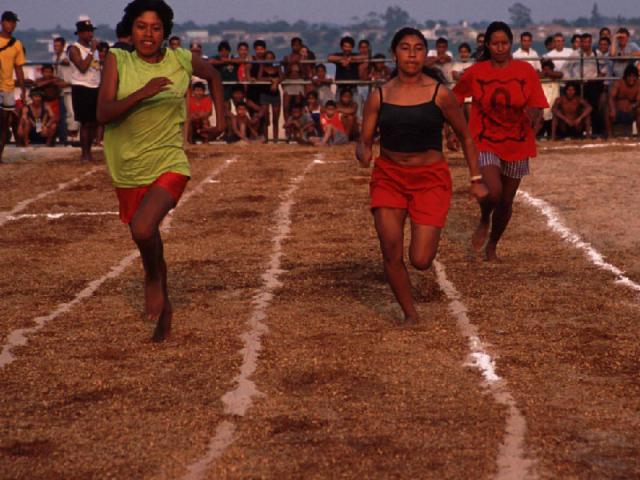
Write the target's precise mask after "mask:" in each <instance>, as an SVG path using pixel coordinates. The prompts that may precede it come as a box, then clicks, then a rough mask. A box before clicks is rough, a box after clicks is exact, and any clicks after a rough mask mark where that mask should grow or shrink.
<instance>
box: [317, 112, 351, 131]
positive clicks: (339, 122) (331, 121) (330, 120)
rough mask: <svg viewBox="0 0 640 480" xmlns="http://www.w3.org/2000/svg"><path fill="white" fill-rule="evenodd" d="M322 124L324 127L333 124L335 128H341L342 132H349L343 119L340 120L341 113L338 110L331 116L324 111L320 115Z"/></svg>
mask: <svg viewBox="0 0 640 480" xmlns="http://www.w3.org/2000/svg"><path fill="white" fill-rule="evenodd" d="M320 124H321V125H322V126H323V127H325V126H327V125H333V127H334V128H336V129H338V130H340V131H341V132H342V133H347V131H346V130H345V128H344V124H343V123H342V120H340V114H339V113H338V112H336V113H335V114H334V115H333V117H331V118H329V117H327V115H326V114H324V113H323V114H322V115H320Z"/></svg>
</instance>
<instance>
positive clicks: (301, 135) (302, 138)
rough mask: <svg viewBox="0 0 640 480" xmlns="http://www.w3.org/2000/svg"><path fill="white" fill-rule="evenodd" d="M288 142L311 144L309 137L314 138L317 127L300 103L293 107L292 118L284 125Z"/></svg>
mask: <svg viewBox="0 0 640 480" xmlns="http://www.w3.org/2000/svg"><path fill="white" fill-rule="evenodd" d="M284 130H285V132H286V134H287V142H292V141H293V142H298V143H300V144H303V145H309V144H311V142H310V140H309V137H311V136H314V134H315V130H316V129H315V126H314V124H313V119H312V118H311V115H309V114H308V113H305V112H304V111H303V109H302V106H301V105H300V104H299V103H295V104H293V105H292V106H291V116H290V117H289V118H288V119H287V121H286V123H285V124H284Z"/></svg>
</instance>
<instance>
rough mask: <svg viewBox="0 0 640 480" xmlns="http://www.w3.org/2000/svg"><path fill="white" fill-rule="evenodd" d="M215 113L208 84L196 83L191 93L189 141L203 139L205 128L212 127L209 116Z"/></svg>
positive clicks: (188, 125) (188, 123) (188, 126)
mask: <svg viewBox="0 0 640 480" xmlns="http://www.w3.org/2000/svg"><path fill="white" fill-rule="evenodd" d="M212 114H213V100H212V99H211V97H210V96H209V95H206V85H205V84H204V83H203V82H197V83H194V84H193V86H192V87H191V94H190V95H189V120H188V122H187V139H188V141H189V143H195V141H196V140H202V139H203V138H204V137H205V136H206V134H205V129H208V128H209V127H211V124H210V123H209V118H210V117H211V115H212ZM207 139H208V138H207Z"/></svg>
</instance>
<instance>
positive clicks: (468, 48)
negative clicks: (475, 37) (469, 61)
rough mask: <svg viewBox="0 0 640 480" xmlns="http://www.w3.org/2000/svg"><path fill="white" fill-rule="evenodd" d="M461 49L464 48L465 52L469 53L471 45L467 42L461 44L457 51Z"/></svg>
mask: <svg viewBox="0 0 640 480" xmlns="http://www.w3.org/2000/svg"><path fill="white" fill-rule="evenodd" d="M463 48H466V49H467V50H469V51H471V45H469V44H468V43H467V42H464V43H461V44H460V46H459V47H458V51H460V50H462V49H463Z"/></svg>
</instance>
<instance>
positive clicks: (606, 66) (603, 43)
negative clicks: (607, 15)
mask: <svg viewBox="0 0 640 480" xmlns="http://www.w3.org/2000/svg"><path fill="white" fill-rule="evenodd" d="M595 50H596V56H598V57H599V60H598V70H599V76H601V77H612V76H613V64H612V63H611V39H610V38H609V37H600V39H599V40H598V48H597V49H595ZM607 83H608V82H607Z"/></svg>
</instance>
